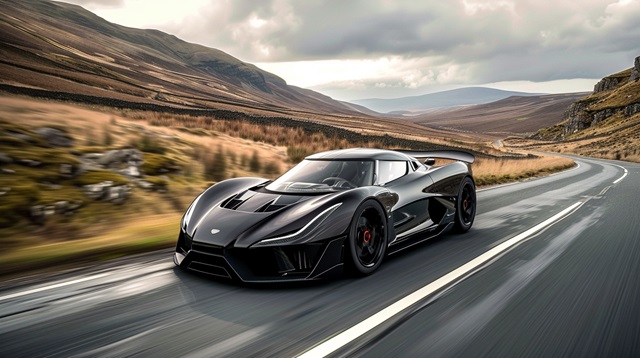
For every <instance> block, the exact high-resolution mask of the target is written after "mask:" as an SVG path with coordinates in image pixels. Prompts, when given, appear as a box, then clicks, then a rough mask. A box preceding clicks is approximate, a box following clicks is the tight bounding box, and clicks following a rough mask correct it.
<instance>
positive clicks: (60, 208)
mask: <svg viewBox="0 0 640 358" xmlns="http://www.w3.org/2000/svg"><path fill="white" fill-rule="evenodd" d="M54 206H55V208H56V214H60V215H64V214H66V213H67V210H69V202H68V201H66V200H60V201H57V202H56V203H55V204H54Z"/></svg>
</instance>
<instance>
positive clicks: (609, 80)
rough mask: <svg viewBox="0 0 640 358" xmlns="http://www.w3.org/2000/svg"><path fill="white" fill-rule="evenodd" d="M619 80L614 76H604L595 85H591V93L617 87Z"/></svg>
mask: <svg viewBox="0 0 640 358" xmlns="http://www.w3.org/2000/svg"><path fill="white" fill-rule="evenodd" d="M619 85H620V80H619V79H617V78H614V77H605V78H603V79H601V80H600V81H599V82H598V83H596V85H595V86H593V93H600V92H604V91H611V90H612V89H615V88H618V86H619Z"/></svg>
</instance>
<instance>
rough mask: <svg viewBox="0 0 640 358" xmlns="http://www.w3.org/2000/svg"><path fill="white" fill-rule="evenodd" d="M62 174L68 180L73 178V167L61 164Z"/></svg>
mask: <svg viewBox="0 0 640 358" xmlns="http://www.w3.org/2000/svg"><path fill="white" fill-rule="evenodd" d="M60 174H61V175H62V176H64V177H67V178H70V177H71V176H73V165H71V164H60Z"/></svg>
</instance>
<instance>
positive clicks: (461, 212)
mask: <svg viewBox="0 0 640 358" xmlns="http://www.w3.org/2000/svg"><path fill="white" fill-rule="evenodd" d="M475 218H476V186H475V185H474V184H473V180H471V178H469V177H466V178H464V179H463V180H462V183H461V184H460V190H459V192H458V198H457V202H456V219H455V226H454V228H455V231H457V232H465V231H468V230H469V229H471V225H473V220H474V219H475Z"/></svg>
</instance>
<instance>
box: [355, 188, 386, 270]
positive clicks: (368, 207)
mask: <svg viewBox="0 0 640 358" xmlns="http://www.w3.org/2000/svg"><path fill="white" fill-rule="evenodd" d="M386 222H387V221H386V216H385V213H384V210H383V209H382V206H381V205H380V204H379V203H378V202H377V201H375V200H372V199H369V200H367V201H365V202H363V203H362V204H361V205H360V206H359V207H358V209H357V210H356V213H355V215H354V217H353V219H352V221H351V226H350V229H349V237H348V242H349V251H350V256H351V262H350V265H349V266H350V267H351V268H352V269H353V271H354V273H356V274H359V275H368V274H370V273H372V272H373V271H375V270H376V269H377V268H378V266H380V263H381V262H382V259H383V258H384V255H385V253H386V251H387V225H386Z"/></svg>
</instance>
